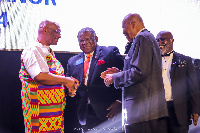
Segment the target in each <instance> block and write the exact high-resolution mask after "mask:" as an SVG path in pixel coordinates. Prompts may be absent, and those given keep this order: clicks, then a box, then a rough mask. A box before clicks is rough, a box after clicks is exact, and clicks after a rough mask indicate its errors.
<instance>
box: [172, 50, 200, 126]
mask: <svg viewBox="0 0 200 133" xmlns="http://www.w3.org/2000/svg"><path fill="white" fill-rule="evenodd" d="M170 78H171V85H172V96H173V101H174V108H175V113H176V116H177V119H178V122H179V124H181V125H188V124H189V122H190V118H191V113H196V114H199V113H200V95H199V90H198V81H197V75H196V72H195V69H194V66H193V64H192V59H191V58H190V57H187V56H184V55H182V54H179V53H176V52H174V54H173V59H172V64H171V72H170Z"/></svg>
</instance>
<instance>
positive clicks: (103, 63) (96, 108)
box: [66, 27, 123, 132]
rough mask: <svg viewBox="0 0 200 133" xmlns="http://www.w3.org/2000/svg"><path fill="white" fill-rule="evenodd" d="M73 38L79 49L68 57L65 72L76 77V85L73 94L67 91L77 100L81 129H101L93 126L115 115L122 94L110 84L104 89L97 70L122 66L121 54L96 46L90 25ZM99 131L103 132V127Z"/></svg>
mask: <svg viewBox="0 0 200 133" xmlns="http://www.w3.org/2000/svg"><path fill="white" fill-rule="evenodd" d="M77 38H78V41H79V46H80V49H81V50H82V51H83V52H82V53H80V54H78V55H76V56H74V57H72V58H70V59H69V61H68V65H67V73H66V75H67V76H73V77H74V78H77V79H78V80H79V81H80V86H79V87H78V89H77V92H76V93H77V95H76V93H75V92H70V90H69V93H70V95H72V96H74V95H76V96H75V97H74V98H75V99H76V100H77V115H78V119H79V123H80V124H81V125H82V127H83V131H84V132H86V131H88V130H102V129H103V128H104V127H102V129H95V128H94V127H96V126H98V125H99V124H101V123H103V122H104V121H106V120H108V119H110V118H115V117H116V116H117V115H118V114H119V113H120V112H121V110H122V106H121V105H122V104H121V97H122V96H121V95H122V94H121V90H116V89H115V88H114V86H112V87H111V88H110V89H107V87H106V86H105V84H104V81H103V80H102V79H101V78H100V76H101V72H102V71H105V70H106V69H107V68H109V67H118V68H119V69H122V68H123V57H122V56H121V55H120V53H119V50H118V48H117V47H115V46H109V47H106V46H99V45H97V42H98V37H97V36H96V33H95V31H94V30H93V29H92V28H89V27H86V28H83V29H81V30H80V31H79V33H78V36H77ZM71 93H73V94H71ZM120 121H121V119H120ZM109 128H114V127H109ZM103 130H105V131H104V132H106V130H107V129H103Z"/></svg>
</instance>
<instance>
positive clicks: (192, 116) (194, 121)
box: [190, 113, 199, 126]
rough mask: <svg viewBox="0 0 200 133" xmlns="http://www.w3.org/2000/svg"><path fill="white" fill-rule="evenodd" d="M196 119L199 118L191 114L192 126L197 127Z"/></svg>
mask: <svg viewBox="0 0 200 133" xmlns="http://www.w3.org/2000/svg"><path fill="white" fill-rule="evenodd" d="M198 118H199V115H198V114H195V113H193V114H191V119H190V120H193V125H194V126H196V125H197V121H198Z"/></svg>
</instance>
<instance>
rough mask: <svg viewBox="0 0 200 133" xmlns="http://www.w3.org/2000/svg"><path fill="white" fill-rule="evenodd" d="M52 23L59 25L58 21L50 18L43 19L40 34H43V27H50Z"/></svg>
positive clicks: (39, 29)
mask: <svg viewBox="0 0 200 133" xmlns="http://www.w3.org/2000/svg"><path fill="white" fill-rule="evenodd" d="M51 25H56V26H59V24H57V23H56V22H52V21H49V20H45V21H42V22H41V23H40V24H39V28H38V34H41V33H42V32H43V28H44V27H49V26H51Z"/></svg>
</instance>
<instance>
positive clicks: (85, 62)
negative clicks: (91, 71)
mask: <svg viewBox="0 0 200 133" xmlns="http://www.w3.org/2000/svg"><path fill="white" fill-rule="evenodd" d="M90 57H91V54H88V55H87V58H86V60H85V61H84V68H83V81H85V77H86V74H87V70H88V67H89V63H90Z"/></svg>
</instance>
